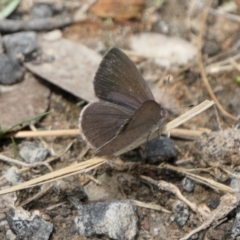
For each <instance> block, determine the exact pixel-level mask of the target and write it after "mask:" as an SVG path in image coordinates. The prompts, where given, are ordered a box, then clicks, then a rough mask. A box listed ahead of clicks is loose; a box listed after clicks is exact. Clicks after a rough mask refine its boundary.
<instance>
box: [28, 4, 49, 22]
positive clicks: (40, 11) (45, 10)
mask: <svg viewBox="0 0 240 240" xmlns="http://www.w3.org/2000/svg"><path fill="white" fill-rule="evenodd" d="M31 16H32V18H33V19H39V18H50V17H52V16H53V8H52V6H51V5H50V4H46V3H40V4H36V5H33V7H32V8H31Z"/></svg>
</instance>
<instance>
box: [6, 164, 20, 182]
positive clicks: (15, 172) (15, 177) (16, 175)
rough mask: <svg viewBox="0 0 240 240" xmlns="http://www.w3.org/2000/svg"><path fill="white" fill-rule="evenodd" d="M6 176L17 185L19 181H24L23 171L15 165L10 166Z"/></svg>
mask: <svg viewBox="0 0 240 240" xmlns="http://www.w3.org/2000/svg"><path fill="white" fill-rule="evenodd" d="M4 177H5V178H6V180H7V181H8V182H9V183H11V184H12V185H16V184H18V183H21V182H23V176H22V173H21V172H20V170H19V169H18V168H17V167H15V166H13V167H10V168H9V169H8V170H7V171H6V172H5V173H4Z"/></svg>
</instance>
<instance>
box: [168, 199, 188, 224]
mask: <svg viewBox="0 0 240 240" xmlns="http://www.w3.org/2000/svg"><path fill="white" fill-rule="evenodd" d="M172 211H173V213H174V215H173V218H174V221H175V222H176V223H177V225H178V226H179V227H180V228H181V227H183V226H184V225H185V223H186V222H187V220H188V218H189V215H190V214H189V209H188V206H187V205H186V204H185V203H183V202H181V201H179V200H177V201H176V202H175V203H174V205H173V209H172Z"/></svg>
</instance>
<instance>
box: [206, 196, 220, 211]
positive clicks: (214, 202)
mask: <svg viewBox="0 0 240 240" xmlns="http://www.w3.org/2000/svg"><path fill="white" fill-rule="evenodd" d="M219 203H220V198H211V199H210V201H209V203H208V207H210V208H211V209H216V208H217V207H218V205H219Z"/></svg>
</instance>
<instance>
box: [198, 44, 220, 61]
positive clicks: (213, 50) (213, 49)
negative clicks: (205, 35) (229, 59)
mask: <svg viewBox="0 0 240 240" xmlns="http://www.w3.org/2000/svg"><path fill="white" fill-rule="evenodd" d="M202 51H203V53H204V54H207V55H208V56H210V57H211V56H214V55H216V54H217V53H219V51H220V48H219V46H218V45H217V44H216V43H214V42H210V41H206V42H205V43H204V45H203V49H202Z"/></svg>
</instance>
